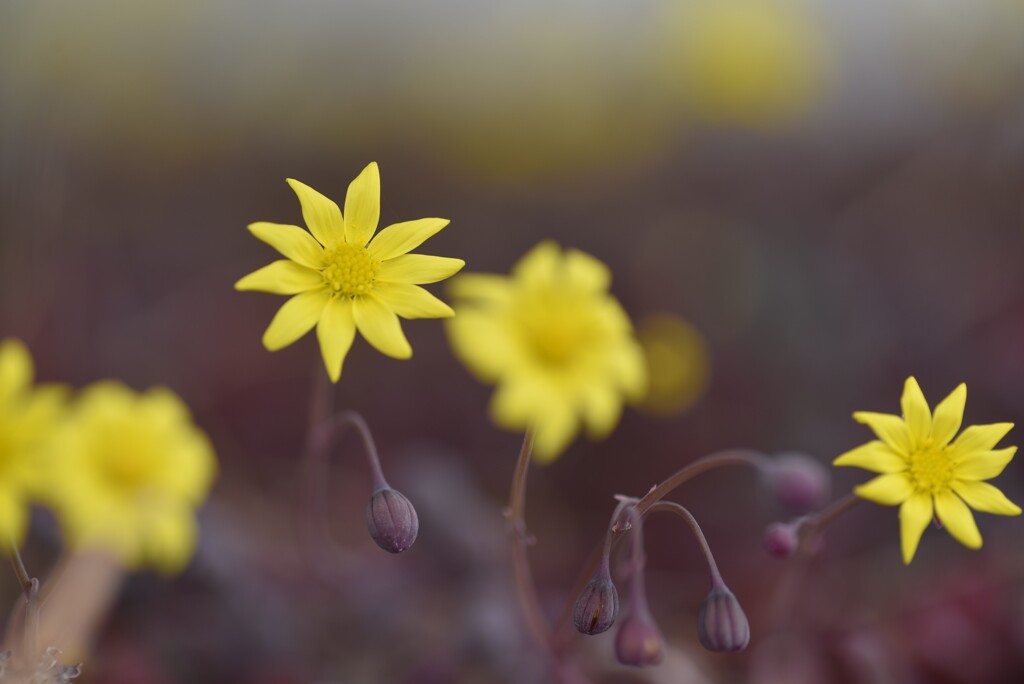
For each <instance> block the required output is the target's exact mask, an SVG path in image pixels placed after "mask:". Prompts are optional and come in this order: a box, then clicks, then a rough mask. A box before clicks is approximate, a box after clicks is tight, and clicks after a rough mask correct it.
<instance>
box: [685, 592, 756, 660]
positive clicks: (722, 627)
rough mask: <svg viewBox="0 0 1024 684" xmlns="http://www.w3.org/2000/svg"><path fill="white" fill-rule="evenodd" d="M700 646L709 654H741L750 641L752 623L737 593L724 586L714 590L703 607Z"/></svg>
mask: <svg viewBox="0 0 1024 684" xmlns="http://www.w3.org/2000/svg"><path fill="white" fill-rule="evenodd" d="M697 635H698V636H699V637H700V643H701V645H703V646H704V648H706V649H708V650H709V651H740V650H742V649H744V648H746V646H747V643H748V642H749V641H750V623H748V622H747V616H746V615H745V614H744V613H743V608H741V607H740V602H739V601H737V600H736V597H735V596H733V593H732V592H731V591H729V589H728V588H727V587H726V586H725V585H724V584H723V585H720V586H716V587H713V588H712V589H711V593H710V594H708V595H707V598H705V599H704V604H703V605H702V606H701V607H700V616H699V617H698V622H697Z"/></svg>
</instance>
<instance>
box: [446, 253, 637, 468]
mask: <svg viewBox="0 0 1024 684" xmlns="http://www.w3.org/2000/svg"><path fill="white" fill-rule="evenodd" d="M610 281H611V275H610V274H609V272H608V268H607V267H606V266H605V265H604V264H602V263H601V262H600V261H598V260H597V259H595V258H594V257H592V256H589V255H587V254H584V253H583V252H580V251H577V250H574V249H570V250H566V251H565V252H562V251H561V249H559V247H558V246H557V245H556V244H555V243H553V242H543V243H541V244H540V245H538V246H537V247H535V248H534V249H533V250H531V251H530V252H529V253H528V254H527V255H526V256H524V257H523V258H522V259H521V260H520V261H519V263H517V264H516V265H515V266H514V267H513V269H512V275H511V276H509V277H505V276H498V275H482V274H469V275H463V276H459V277H458V278H456V279H455V280H454V281H452V285H451V292H452V293H453V295H454V296H455V297H456V298H457V299H458V300H459V301H460V306H461V307H462V308H461V309H460V313H459V317H458V318H455V319H452V320H451V321H450V322H449V325H448V333H449V338H450V339H451V342H452V346H453V347H454V349H455V353H456V354H457V355H458V356H459V358H460V359H461V360H462V361H463V363H465V364H466V366H468V367H469V369H470V370H471V371H472V372H473V373H475V374H476V375H477V377H478V378H479V379H480V380H482V381H484V382H489V383H496V384H497V385H498V389H497V391H496V392H495V394H494V398H493V400H492V402H491V415H492V417H493V419H494V421H495V422H496V423H498V424H499V425H501V426H502V427H505V428H509V429H523V428H526V427H527V426H531V425H532V426H533V428H534V429H535V430H536V444H535V451H534V453H535V454H536V456H537V458H539V459H541V460H551V459H553V458H555V457H556V456H558V455H559V454H560V453H561V452H562V450H563V449H565V447H566V445H567V444H568V443H569V441H570V440H571V439H572V437H573V435H574V434H575V433H576V431H577V430H578V428H579V423H580V422H581V421H582V423H583V424H584V425H586V427H587V429H588V432H589V434H590V436H591V437H593V438H601V437H604V436H605V435H607V434H608V433H609V432H611V430H612V428H614V427H615V425H616V423H618V421H619V415H620V414H621V412H622V403H623V400H624V399H625V400H630V401H637V400H639V399H641V398H642V397H643V395H644V391H645V389H646V382H647V374H646V370H645V367H644V359H643V354H642V352H641V350H640V346H639V345H638V344H637V342H636V340H635V339H634V337H633V326H632V324H631V323H630V321H629V317H628V316H627V315H626V313H625V312H624V311H623V310H622V307H621V306H620V305H619V303H618V301H616V299H615V298H614V297H613V296H612V295H611V294H609V292H608V286H609V283H610Z"/></svg>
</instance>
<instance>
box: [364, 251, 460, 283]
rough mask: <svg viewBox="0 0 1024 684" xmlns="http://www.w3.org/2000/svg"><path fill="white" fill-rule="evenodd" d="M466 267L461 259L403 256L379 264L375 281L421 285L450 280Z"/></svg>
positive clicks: (417, 255) (422, 255)
mask: <svg viewBox="0 0 1024 684" xmlns="http://www.w3.org/2000/svg"><path fill="white" fill-rule="evenodd" d="M465 265H466V262H465V261H463V260H462V259H449V258H448V257H437V256H427V255H426V254H403V255H402V256H397V257H395V258H393V259H388V260H387V261H383V262H381V265H380V268H378V269H377V281H378V282H380V281H386V282H392V283H411V284H413V285H423V284H425V283H436V282H437V281H439V280H444V279H445V278H450V277H451V276H453V275H455V274H456V273H458V272H459V270H460V269H461V268H462V267H463V266H465Z"/></svg>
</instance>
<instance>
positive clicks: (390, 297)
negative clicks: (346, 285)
mask: <svg viewBox="0 0 1024 684" xmlns="http://www.w3.org/2000/svg"><path fill="white" fill-rule="evenodd" d="M373 294H374V296H375V297H377V299H379V300H380V301H382V302H383V303H384V305H385V306H387V307H388V308H389V309H391V310H392V311H394V312H395V313H396V314H398V315H399V316H401V317H402V318H451V317H452V316H454V315H455V312H454V311H452V309H451V307H450V306H448V305H447V304H445V303H444V302H442V301H441V300H440V299H438V298H437V297H435V296H434V295H432V294H430V293H429V292H427V291H426V290H424V289H423V288H422V287H420V286H419V285H407V284H405V283H380V282H379V283H377V284H375V285H374V286H373Z"/></svg>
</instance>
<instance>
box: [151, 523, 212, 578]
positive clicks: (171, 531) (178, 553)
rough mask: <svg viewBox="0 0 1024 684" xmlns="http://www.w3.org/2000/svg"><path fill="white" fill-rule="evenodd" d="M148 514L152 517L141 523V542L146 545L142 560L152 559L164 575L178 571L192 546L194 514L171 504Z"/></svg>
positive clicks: (194, 528) (194, 539)
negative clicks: (143, 527) (162, 510)
mask: <svg viewBox="0 0 1024 684" xmlns="http://www.w3.org/2000/svg"><path fill="white" fill-rule="evenodd" d="M151 517H152V520H151V521H149V522H148V523H147V524H146V525H145V532H144V534H143V540H144V541H143V542H142V543H143V544H145V547H146V549H145V551H144V555H145V556H146V560H149V561H152V563H153V565H154V566H156V568H157V570H159V571H160V572H162V573H164V574H165V575H172V574H176V573H179V572H181V571H182V569H184V567H185V565H186V564H188V561H189V559H190V558H191V557H192V552H193V551H194V550H195V548H196V538H197V537H198V532H197V530H196V521H195V518H194V517H193V515H192V513H191V512H190V511H189V510H188V509H187V508H184V507H182V508H180V509H178V507H171V510H168V511H164V512H161V513H159V514H154V515H153V516H151ZM140 560H142V559H140Z"/></svg>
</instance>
